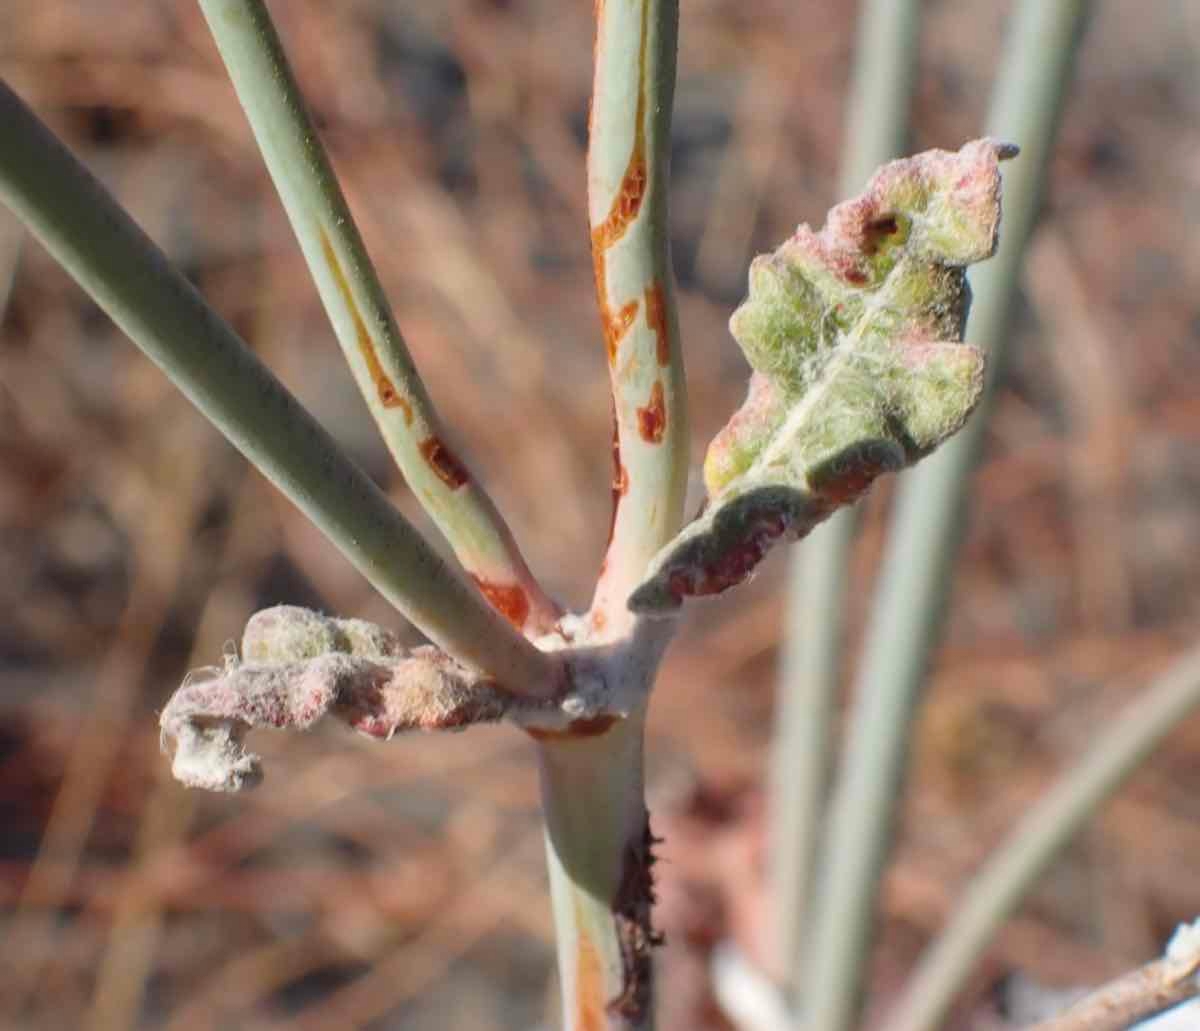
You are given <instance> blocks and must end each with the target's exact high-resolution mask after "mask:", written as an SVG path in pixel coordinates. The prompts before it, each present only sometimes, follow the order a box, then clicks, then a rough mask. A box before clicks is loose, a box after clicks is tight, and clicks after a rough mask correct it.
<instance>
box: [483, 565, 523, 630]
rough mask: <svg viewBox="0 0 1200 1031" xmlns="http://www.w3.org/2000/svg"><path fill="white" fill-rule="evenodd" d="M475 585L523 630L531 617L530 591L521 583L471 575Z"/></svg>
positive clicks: (493, 605)
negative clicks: (491, 579) (502, 581)
mask: <svg viewBox="0 0 1200 1031" xmlns="http://www.w3.org/2000/svg"><path fill="white" fill-rule="evenodd" d="M471 579H472V580H474V581H475V586H476V587H478V588H479V591H480V593H481V594H482V595H483V596H484V597H485V598H487V600H488V602H489V603H490V604H491V606H492V608H494V609H495V610H496V611H497V612H499V613H500V614H501V615H502V616H503V617H504V618H505V619H507V620H508V621H509V622H510V623H511V624H512V625H513V626H515V627H516V628H517V629H518V630H523V629H524V627H525V623H526V621H527V620H528V619H529V608H530V603H529V592H528V591H526V590H525V588H524V587H522V586H521V585H520V584H499V583H493V582H492V581H490V580H485V579H483V577H480V576H475V575H474V574H472V575H471Z"/></svg>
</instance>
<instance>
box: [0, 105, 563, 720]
mask: <svg viewBox="0 0 1200 1031" xmlns="http://www.w3.org/2000/svg"><path fill="white" fill-rule="evenodd" d="M0 202H3V203H4V204H5V205H7V206H8V207H10V208H11V209H12V210H13V211H14V212H15V213H16V215H17V216H18V217H19V218H20V219H21V220H22V221H24V222H25V223H26V224H27V225H28V226H29V228H30V229H31V230H32V232H33V233H34V235H35V236H37V237H38V239H39V240H40V241H41V243H42V244H43V246H45V248H46V249H47V250H48V251H49V252H50V253H51V254H52V255H53V256H54V257H55V258H56V259H58V261H60V262H61V263H62V265H63V267H64V268H66V270H67V271H68V272H69V273H70V274H71V275H72V276H73V277H74V278H75V279H76V280H77V281H78V282H79V284H80V286H82V287H83V289H84V290H85V291H87V293H88V294H89V295H90V296H91V297H92V299H93V300H95V302H96V303H97V304H98V305H99V306H100V307H101V308H102V309H103V310H104V311H105V312H107V313H108V315H109V316H110V317H111V318H112V320H113V321H114V322H115V323H116V324H117V325H118V326H119V327H120V328H121V329H122V330H123V331H124V332H125V333H126V334H127V335H128V336H129V338H130V339H131V340H133V342H134V343H136V344H137V345H138V346H139V347H140V348H141V349H142V350H143V351H144V352H145V353H146V354H147V355H148V356H149V357H150V358H151V359H152V360H153V361H154V362H155V363H156V364H157V365H158V366H159V367H160V368H161V369H162V370H163V372H165V373H166V374H167V376H168V377H169V378H170V379H171V380H172V382H174V383H175V385H176V386H178V387H179V389H180V390H182V391H183V393H184V394H185V395H186V396H187V397H188V399H189V400H190V401H191V402H192V403H193V404H194V405H196V407H197V408H199V409H200V410H201V411H202V412H203V413H204V414H205V415H206V416H207V417H208V418H209V419H210V420H211V421H212V423H213V424H214V425H215V426H216V427H217V428H218V429H219V430H220V431H221V432H222V433H223V434H224V435H225V436H226V437H228V438H229V440H230V441H231V442H232V443H233V445H234V446H235V447H237V448H238V450H239V451H241V452H242V453H243V454H244V455H245V456H246V457H247V458H248V459H249V460H250V462H251V463H253V464H254V465H255V466H256V467H257V468H258V469H259V470H261V471H262V473H263V474H264V475H265V476H267V477H268V478H269V479H270V480H271V481H272V482H273V483H274V484H275V485H276V486H277V487H278V488H279V489H280V490H281V491H282V492H283V493H284V494H286V495H287V496H288V497H289V498H290V499H291V500H292V501H293V502H294V503H295V504H296V505H297V506H298V507H299V508H300V510H301V511H302V512H304V514H305V515H307V516H308V517H309V518H310V519H311V520H312V521H313V522H314V523H315V524H316V525H317V526H318V527H319V528H320V529H321V531H322V532H323V533H324V534H325V535H326V536H327V537H329V539H330V540H331V541H333V543H334V544H335V545H337V547H338V548H339V549H341V551H342V552H343V553H344V554H345V555H346V557H347V558H348V559H349V560H350V561H351V562H352V563H353V564H354V566H355V567H356V568H357V569H358V570H359V571H360V572H361V573H362V574H363V575H364V576H365V577H366V578H367V580H369V581H370V583H371V584H372V585H373V586H374V587H375V588H376V589H378V590H379V592H380V593H381V594H383V595H384V596H385V597H386V598H387V599H388V600H389V601H391V602H392V603H393V604H394V605H395V606H396V607H397V608H398V609H399V610H400V611H401V612H402V613H404V615H405V616H407V617H408V618H409V619H410V620H412V622H413V623H414V624H415V625H416V626H417V627H419V628H420V629H421V630H422V631H423V632H424V633H425V634H426V635H427V636H428V637H429V638H430V640H432V641H434V642H435V643H437V644H438V645H440V646H441V647H443V648H444V649H445V650H446V651H447V652H449V653H450V654H452V655H454V656H455V657H457V658H459V659H462V660H463V661H465V662H469V663H471V664H472V665H475V666H477V667H478V668H480V669H483V670H486V671H487V672H489V673H491V674H492V675H493V676H495V677H496V678H497V679H498V680H500V681H501V682H502V683H504V684H505V686H507V687H509V689H510V690H513V691H517V692H521V693H527V694H534V695H542V696H546V695H550V694H553V693H555V692H557V691H558V690H559V688H560V687H561V684H560V683H559V664H558V662H557V660H555V659H554V658H553V657H552V656H548V655H544V654H543V653H541V652H539V651H538V650H537V649H536V648H534V647H533V646H532V645H531V644H529V643H528V642H527V641H525V640H524V639H523V638H521V637H520V636H519V635H518V634H517V633H516V631H515V630H513V629H512V627H511V626H509V624H508V623H507V622H506V621H505V620H504V619H502V618H501V617H500V616H499V615H497V614H496V612H495V611H494V610H492V609H490V608H489V607H488V606H487V605H486V604H484V602H483V600H482V598H481V597H480V596H479V594H478V592H476V591H475V590H474V588H472V587H471V586H470V585H469V584H468V583H467V582H466V581H465V580H464V579H463V577H462V576H461V575H459V573H458V572H457V571H456V570H454V569H453V568H452V567H451V566H449V565H448V564H447V563H446V562H445V561H444V560H443V559H442V558H441V557H440V556H439V555H438V554H437V552H435V551H434V550H433V549H432V548H430V547H429V545H428V544H427V543H426V542H425V540H424V539H423V538H422V537H421V535H420V534H419V533H418V532H417V531H416V530H415V529H414V528H413V527H412V526H411V525H410V524H409V523H408V522H407V521H406V520H405V519H404V517H403V516H402V515H400V513H399V512H397V511H396V509H395V508H394V507H393V506H392V505H391V503H390V502H389V501H388V500H387V498H386V497H384V495H383V493H382V492H381V491H380V490H379V488H377V487H376V486H375V484H374V483H373V482H372V481H371V480H370V478H369V477H367V475H366V474H365V473H364V472H363V471H362V470H361V469H359V468H358V466H356V465H355V464H354V463H353V462H351V461H350V460H349V459H348V458H346V457H345V455H343V454H342V452H341V451H340V450H339V448H338V446H337V444H336V443H335V442H334V440H333V438H332V437H330V435H329V434H328V433H327V432H326V431H325V430H324V429H323V428H322V427H321V426H320V424H319V423H317V421H316V420H315V419H313V417H312V416H311V415H309V414H308V412H307V411H306V410H305V409H304V407H303V406H302V405H301V404H300V402H299V401H297V400H296V399H295V398H294V397H293V396H292V395H291V394H290V393H289V392H288V390H287V388H286V387H284V386H283V384H282V383H280V382H279V380H278V379H276V378H275V376H274V375H272V373H271V372H270V370H269V369H267V368H266V366H264V365H263V364H262V362H260V361H259V360H258V358H257V357H256V356H255V355H254V353H253V352H252V351H251V350H250V349H249V348H248V347H247V346H246V344H245V343H243V342H242V340H241V339H240V338H239V337H238V335H237V334H236V333H235V332H234V331H233V329H232V328H230V326H229V325H228V324H227V323H226V322H224V321H223V320H222V319H221V317H220V316H219V315H217V313H216V312H214V311H213V309H212V308H211V307H209V305H208V304H207V303H206V302H205V300H204V298H203V297H201V296H200V294H199V293H198V292H197V291H196V289H195V288H194V287H193V286H192V285H191V284H190V283H189V282H188V281H187V280H186V279H185V278H184V277H183V276H182V275H180V274H179V273H178V272H177V271H176V270H175V269H174V268H172V267H171V265H170V263H169V262H168V261H167V258H166V256H165V255H164V254H163V253H162V251H160V250H159V249H158V247H156V246H155V244H154V243H153V241H151V240H150V238H149V237H147V236H146V234H145V233H143V232H142V230H141V229H140V228H139V227H138V226H137V224H136V223H135V222H134V221H133V219H132V218H130V217H129V215H128V214H126V212H125V211H124V210H123V209H122V208H121V206H120V205H119V204H118V203H117V202H116V201H115V200H114V199H113V197H112V195H111V194H109V193H108V191H107V190H106V189H105V188H104V187H103V186H102V185H101V184H100V182H99V181H98V180H96V178H95V177H94V176H92V174H91V173H90V172H89V171H88V170H87V169H86V168H84V166H83V165H82V164H80V162H79V161H78V160H77V159H76V158H75V157H74V156H73V155H72V154H71V153H70V151H68V150H67V148H66V147H65V146H64V145H63V144H62V143H61V141H59V140H58V139H57V138H56V137H55V136H54V134H53V133H52V132H51V131H50V130H49V129H48V128H47V127H46V126H45V125H44V124H43V123H42V122H41V121H40V120H39V119H38V117H37V116H36V115H35V114H34V113H33V112H32V111H31V110H30V109H29V108H28V107H27V106H26V105H25V104H24V103H23V102H22V101H21V99H20V98H19V97H18V96H17V95H16V94H15V93H14V92H13V91H12V90H11V89H10V88H9V87H8V86H7V84H5V83H3V82H0Z"/></svg>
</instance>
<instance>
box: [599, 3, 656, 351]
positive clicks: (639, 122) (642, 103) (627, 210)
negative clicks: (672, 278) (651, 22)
mask: <svg viewBox="0 0 1200 1031" xmlns="http://www.w3.org/2000/svg"><path fill="white" fill-rule="evenodd" d="M649 6H650V5H649V3H647V2H645V0H643V4H642V40H641V52H640V54H639V55H638V90H637V110H636V111H635V113H634V135H633V148H632V150H631V151H630V154H629V161H628V163H627V164H626V166H625V173H624V174H623V175H622V176H621V185H620V187H619V188H618V189H617V195H616V196H615V197H614V198H613V202H612V204H611V205H610V206H609V209H608V214H607V215H605V216H604V219H603V220H602V221H601V222H600V223H599V224H598V225H595V226H593V227H592V266H593V268H594V269H595V274H596V297H597V299H598V301H599V304H600V322H601V327H602V331H603V334H604V343H605V347H606V348H607V350H608V361H609V364H610V365H612V364H615V362H616V360H617V349H618V348H619V347H620V345H621V340H622V338H623V337H624V336H625V334H626V333H627V332H628V331H629V327H630V326H631V325H633V320H634V319H635V318H636V317H637V311H638V302H637V300H636V299H635V300H630V301H628V302H626V303H625V304H623V305H621V306H620V307H619V308H618V307H617V306H616V305H614V304H613V302H612V301H610V300H609V296H608V251H609V249H610V248H611V247H612V246H613V244H615V243H616V242H617V241H618V240H620V239H621V237H623V236H624V235H625V233H626V231H627V230H628V229H629V226H630V224H631V223H632V222H633V220H634V219H635V218H637V216H638V213H639V212H640V211H641V210H642V202H643V201H644V200H645V199H646V187H647V184H648V183H649V170H648V168H647V164H646V125H645V123H646V37H647V35H648V32H647V29H648V26H647V12H648V10H649ZM602 14H603V4H602V2H600V0H598V2H597V5H596V15H597V19H599V17H600V16H601V15H602ZM597 24H599V21H597ZM592 103H593V105H594V104H595V99H594V98H593V101H592ZM592 124H593V129H594V122H593V123H592Z"/></svg>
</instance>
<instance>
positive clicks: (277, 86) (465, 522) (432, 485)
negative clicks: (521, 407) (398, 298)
mask: <svg viewBox="0 0 1200 1031" xmlns="http://www.w3.org/2000/svg"><path fill="white" fill-rule="evenodd" d="M200 7H201V9H202V10H203V12H204V16H205V18H207V20H208V24H209V28H210V29H211V30H212V34H213V39H214V40H215V41H216V44H217V47H218V49H219V50H220V52H221V58H222V60H223V61H224V62H225V66H226V68H227V69H228V71H229V76H230V78H231V79H232V81H233V85H234V88H235V89H236V91H237V95H238V99H239V100H240V101H241V104H242V107H243V108H244V109H245V112H246V116H247V118H248V119H249V121H250V127H251V129H253V131H254V136H255V139H256V140H257V141H258V145H259V148H260V150H261V151H262V155H263V159H264V161H265V162H266V165H267V169H268V171H269V172H270V173H271V178H272V180H273V181H274V183H275V188H276V189H277V190H278V192H279V196H280V199H281V200H282V201H283V206H284V208H285V210H286V211H287V215H288V219H289V220H290V221H291V224H292V229H293V231H294V232H295V234H296V238H297V240H298V241H299V243H300V248H301V250H302V251H303V253H304V259H305V261H306V262H307V263H308V267H309V269H310V270H311V272H312V276H313V280H314V282H315V283H316V285H317V290H318V292H319V293H320V295H321V301H322V303H323V304H324V306H325V310H326V312H327V313H328V315H329V319H330V322H331V323H332V325H333V328H334V332H335V334H336V335H337V339H338V342H339V343H340V344H341V347H342V351H343V352H344V353H345V356H346V360H347V362H349V364H350V368H351V370H352V371H353V373H354V378H355V380H356V381H357V382H358V386H359V389H360V390H361V392H362V395H363V397H364V398H365V400H366V402H367V407H368V408H369V409H370V411H371V415H372V416H373V417H374V418H375V421H376V422H377V423H378V425H379V428H380V431H381V432H382V434H383V438H384V441H385V442H386V443H387V446H388V450H389V451H391V453H392V456H393V457H394V458H395V460H396V463H397V465H399V467H400V470H401V472H402V473H403V474H404V477H405V479H406V480H407V481H408V483H409V486H410V487H411V488H412V491H413V494H414V495H415V496H416V498H417V500H418V501H420V503H421V504H422V505H423V506H424V507H425V509H426V510H427V511H428V512H429V514H430V516H431V517H432V519H433V521H434V522H435V523H436V524H437V526H438V528H439V529H440V530H441V531H442V533H443V534H444V535H445V537H446V539H447V540H448V541H449V542H450V545H451V547H452V548H453V549H454V553H455V555H457V557H458V559H459V561H460V562H461V563H462V564H463V566H464V568H465V569H466V570H467V572H468V573H469V574H470V575H471V577H472V578H473V579H474V580H475V581H476V582H477V583H479V584H480V586H481V588H482V590H483V591H484V593H485V595H486V596H487V597H488V598H489V600H491V601H492V602H493V603H495V604H496V605H497V607H499V608H500V609H501V610H502V611H504V612H506V613H507V614H508V615H509V617H510V618H511V619H512V620H513V622H514V623H516V624H517V625H518V626H519V627H525V626H528V628H529V630H530V631H531V632H535V633H542V632H545V631H546V630H548V629H549V628H550V626H551V625H552V624H553V623H554V621H555V619H556V618H557V616H558V612H557V609H556V608H555V606H554V604H553V603H552V602H551V601H550V599H549V598H547V597H546V595H545V593H544V592H543V591H542V589H541V587H540V586H539V585H538V583H537V581H536V580H535V579H534V577H533V575H532V574H531V573H530V571H529V568H528V566H526V564H525V560H524V559H523V558H522V557H521V554H520V551H519V549H518V547H517V544H516V542H515V540H514V539H513V536H512V533H511V532H510V531H509V529H508V527H507V526H506V525H505V523H504V520H503V519H502V518H501V516H500V514H499V512H498V511H497V510H496V506H495V505H494V504H493V503H492V501H491V499H490V498H489V497H488V495H487V494H486V492H485V491H484V490H483V488H482V486H480V484H479V482H478V481H477V480H476V479H475V478H474V477H473V476H471V475H470V473H469V471H468V470H467V469H466V467H465V465H464V464H463V463H462V462H461V461H460V460H458V459H457V457H456V456H455V455H454V454H453V452H451V451H450V449H449V444H448V442H447V441H446V439H445V433H444V431H443V429H442V427H441V424H440V421H439V419H438V417H437V414H436V412H435V411H434V408H433V403H432V402H431V400H430V398H429V395H428V393H427V391H426V390H425V387H424V385H423V384H422V382H421V379H420V377H419V375H418V374H417V369H416V366H415V365H414V364H413V360H412V357H411V356H410V355H409V353H408V349H407V347H406V346H405V343H404V338H403V337H402V336H401V334H400V329H399V327H398V326H397V324H396V319H395V316H394V315H393V314H392V309H391V306H390V305H389V304H388V301H387V298H386V296H385V295H384V292H383V287H382V286H381V285H380V282H379V277H378V275H377V274H376V272H375V268H374V266H373V265H372V263H371V259H370V257H369V256H368V254H367V250H366V247H365V246H364V245H363V241H362V237H361V236H360V235H359V232H358V229H357V227H356V226H355V224H354V219H353V217H352V216H351V214H350V209H349V207H348V206H347V204H346V200H345V197H344V196H343V195H342V191H341V187H340V186H339V185H338V181H337V177H336V176H335V175H334V172H333V168H332V166H331V165H330V162H329V158H328V156H327V154H326V152H325V149H324V147H323V146H322V144H321V139H320V136H319V134H318V133H317V131H316V128H315V127H314V125H313V123H312V120H311V118H310V117H309V115H308V111H307V109H306V107H305V104H304V100H303V97H302V96H301V94H300V89H299V87H298V86H297V84H296V80H295V77H294V75H293V73H292V70H291V68H290V66H289V64H288V61H287V56H286V54H285V53H284V50H283V45H282V43H281V42H280V39H279V36H278V34H277V33H276V31H275V27H274V25H273V24H272V23H271V17H270V14H269V12H268V11H267V8H266V5H265V4H264V3H263V2H262V0H200Z"/></svg>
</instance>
